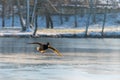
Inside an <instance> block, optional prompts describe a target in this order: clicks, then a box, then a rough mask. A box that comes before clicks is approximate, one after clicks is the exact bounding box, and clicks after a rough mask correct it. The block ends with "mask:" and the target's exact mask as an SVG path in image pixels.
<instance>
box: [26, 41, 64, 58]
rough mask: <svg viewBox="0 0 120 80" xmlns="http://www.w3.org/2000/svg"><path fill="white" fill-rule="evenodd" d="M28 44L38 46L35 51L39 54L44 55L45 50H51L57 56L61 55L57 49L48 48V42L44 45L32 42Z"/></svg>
mask: <svg viewBox="0 0 120 80" xmlns="http://www.w3.org/2000/svg"><path fill="white" fill-rule="evenodd" d="M28 44H38V45H39V47H37V51H39V52H40V53H44V52H45V51H46V50H47V49H51V50H52V51H53V52H54V53H55V54H57V55H58V56H62V54H61V53H60V52H59V51H58V50H57V49H55V48H53V47H52V46H50V43H49V42H47V43H46V44H43V43H40V42H32V43H28Z"/></svg>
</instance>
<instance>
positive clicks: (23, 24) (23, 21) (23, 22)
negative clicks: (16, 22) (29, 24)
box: [17, 0, 26, 31]
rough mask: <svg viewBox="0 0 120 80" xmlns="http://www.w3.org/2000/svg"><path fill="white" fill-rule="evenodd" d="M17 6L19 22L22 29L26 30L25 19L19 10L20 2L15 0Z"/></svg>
mask: <svg viewBox="0 0 120 80" xmlns="http://www.w3.org/2000/svg"><path fill="white" fill-rule="evenodd" d="M17 7H18V15H19V17H20V23H21V26H22V31H26V23H25V20H24V18H23V13H22V11H21V4H20V1H19V0H17Z"/></svg>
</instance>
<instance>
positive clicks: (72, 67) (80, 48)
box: [0, 38, 120, 80]
mask: <svg viewBox="0 0 120 80" xmlns="http://www.w3.org/2000/svg"><path fill="white" fill-rule="evenodd" d="M36 41H39V42H43V43H46V42H50V44H51V45H52V46H53V47H55V48H57V49H58V50H59V51H60V53H61V54H63V56H62V57H60V56H57V55H56V54H54V53H53V52H52V51H50V50H48V51H47V52H46V53H45V54H40V53H39V52H37V51H36V47H37V46H38V45H32V44H27V43H29V42H36ZM119 52H120V39H91V38H86V39H79V38H0V80H120V53H119Z"/></svg>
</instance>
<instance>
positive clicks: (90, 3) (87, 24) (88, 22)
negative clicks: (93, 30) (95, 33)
mask: <svg viewBox="0 0 120 80" xmlns="http://www.w3.org/2000/svg"><path fill="white" fill-rule="evenodd" d="M92 2H93V1H92V0H90V2H89V6H90V8H89V9H88V19H87V22H86V30H85V36H87V34H88V27H89V24H90V17H91V11H92Z"/></svg>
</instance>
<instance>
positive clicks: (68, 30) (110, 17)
mask: <svg viewBox="0 0 120 80" xmlns="http://www.w3.org/2000/svg"><path fill="white" fill-rule="evenodd" d="M87 17H88V15H84V16H83V17H81V16H80V15H77V23H78V26H77V28H75V24H74V19H75V18H74V16H73V15H71V16H67V18H68V21H66V16H62V20H63V24H61V23H60V16H58V15H54V16H52V20H53V23H54V29H45V26H46V23H45V16H39V17H38V26H39V29H38V31H37V35H38V36H50V37H84V36H85V28H86V21H87ZM103 18H104V15H103V14H97V16H96V23H95V24H94V23H93V22H92V16H91V19H90V26H89V30H88V36H89V37H101V36H102V35H101V31H102V24H103ZM1 20H2V19H1V18H0V26H2V21H1ZM11 24H12V19H11V18H6V21H5V26H6V27H7V28H6V29H3V28H1V29H0V36H10V35H13V36H17V35H20V36H22V35H32V33H33V32H21V30H20V26H21V25H20V21H19V17H18V16H16V17H15V23H14V26H15V27H14V28H13V27H10V26H11ZM15 28H18V29H17V30H16V29H15ZM104 37H120V13H110V14H107V20H106V24H105V30H104Z"/></svg>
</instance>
